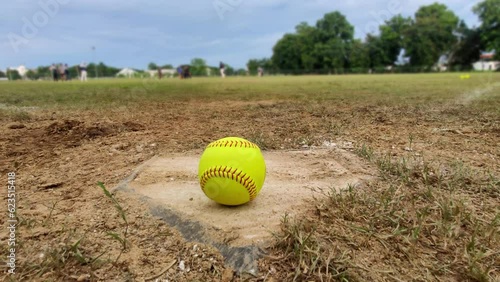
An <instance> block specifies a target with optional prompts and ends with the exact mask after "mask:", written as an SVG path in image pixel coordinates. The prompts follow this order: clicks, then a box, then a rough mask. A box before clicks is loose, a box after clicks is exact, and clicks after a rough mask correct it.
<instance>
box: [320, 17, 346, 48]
mask: <svg viewBox="0 0 500 282" xmlns="http://www.w3.org/2000/svg"><path fill="white" fill-rule="evenodd" d="M316 28H317V29H318V31H319V33H318V35H319V41H320V42H322V43H326V42H328V41H330V40H331V39H334V38H336V39H339V40H340V41H342V42H344V43H345V42H349V41H351V40H352V39H353V38H354V26H352V25H351V24H350V23H349V21H347V19H346V17H345V16H344V15H343V14H342V13H340V12H338V11H335V12H332V13H328V14H326V15H325V16H324V17H323V18H322V19H320V20H318V22H317V23H316Z"/></svg>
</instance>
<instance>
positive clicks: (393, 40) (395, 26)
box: [378, 15, 411, 66]
mask: <svg viewBox="0 0 500 282" xmlns="http://www.w3.org/2000/svg"><path fill="white" fill-rule="evenodd" d="M410 25H411V18H404V17H403V16H401V15H397V16H394V17H393V18H391V19H390V20H388V21H386V22H385V24H383V25H381V26H380V27H379V30H380V41H379V42H378V44H379V45H380V48H382V49H381V50H383V54H381V55H382V57H381V61H382V64H383V65H384V66H388V65H393V64H394V63H395V62H396V61H397V59H398V56H399V54H400V53H401V50H402V49H403V43H404V41H403V40H404V33H405V31H406V30H407V29H408V28H409V27H410Z"/></svg>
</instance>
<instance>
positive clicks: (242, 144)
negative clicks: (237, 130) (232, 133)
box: [207, 140, 259, 149]
mask: <svg viewBox="0 0 500 282" xmlns="http://www.w3.org/2000/svg"><path fill="white" fill-rule="evenodd" d="M220 147H235V148H254V149H259V146H257V145H256V144H254V143H252V142H250V141H246V140H245V141H243V140H218V141H215V142H212V143H210V144H209V145H208V146H207V148H220Z"/></svg>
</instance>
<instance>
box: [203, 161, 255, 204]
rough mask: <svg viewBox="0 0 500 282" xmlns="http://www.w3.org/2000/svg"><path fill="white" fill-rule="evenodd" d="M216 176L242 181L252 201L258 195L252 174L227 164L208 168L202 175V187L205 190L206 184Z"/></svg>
mask: <svg viewBox="0 0 500 282" xmlns="http://www.w3.org/2000/svg"><path fill="white" fill-rule="evenodd" d="M214 177H221V178H229V179H231V180H234V181H236V182H238V183H240V184H241V185H242V186H243V187H245V189H246V190H247V191H248V194H249V195H250V201H252V200H253V199H255V198H256V197H257V185H255V181H254V180H253V179H252V178H251V177H250V175H248V174H246V173H244V172H243V171H241V170H239V169H236V168H231V167H227V166H216V167H211V168H209V169H207V170H206V171H205V172H204V173H203V174H202V176H201V177H200V184H201V189H202V190H203V192H205V184H207V181H208V180H210V179H211V178H214Z"/></svg>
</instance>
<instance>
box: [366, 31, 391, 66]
mask: <svg viewBox="0 0 500 282" xmlns="http://www.w3.org/2000/svg"><path fill="white" fill-rule="evenodd" d="M365 45H366V52H367V56H368V67H369V68H370V69H372V70H375V69H378V68H384V67H385V66H386V65H387V61H388V59H387V52H386V51H387V50H386V49H384V42H383V41H382V39H381V38H380V37H379V36H374V35H371V34H368V35H367V36H366V39H365Z"/></svg>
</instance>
